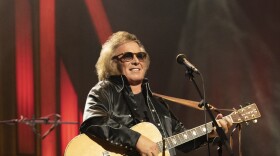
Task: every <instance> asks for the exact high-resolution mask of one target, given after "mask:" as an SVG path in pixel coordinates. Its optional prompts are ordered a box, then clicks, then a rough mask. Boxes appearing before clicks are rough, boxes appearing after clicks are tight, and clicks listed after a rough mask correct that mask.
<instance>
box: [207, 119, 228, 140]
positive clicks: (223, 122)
mask: <svg viewBox="0 0 280 156" xmlns="http://www.w3.org/2000/svg"><path fill="white" fill-rule="evenodd" d="M216 119H217V120H216V121H217V124H218V125H219V127H221V128H222V129H223V130H224V131H225V133H228V130H229V128H230V127H231V126H232V121H231V119H230V118H229V117H223V115H222V114H218V115H217V117H216ZM217 136H218V134H217V132H216V127H214V131H213V132H211V133H210V134H209V138H213V137H217Z"/></svg>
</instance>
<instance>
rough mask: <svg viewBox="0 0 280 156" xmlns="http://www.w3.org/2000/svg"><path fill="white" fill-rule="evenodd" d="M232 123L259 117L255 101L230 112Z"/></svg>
mask: <svg viewBox="0 0 280 156" xmlns="http://www.w3.org/2000/svg"><path fill="white" fill-rule="evenodd" d="M230 116H231V118H232V122H233V123H241V122H246V121H250V120H254V119H257V118H259V117H261V114H260V112H259V109H258V107H257V105H256V104H255V103H253V104H250V105H248V106H246V107H243V108H240V109H238V110H236V111H234V112H232V113H231V114H230Z"/></svg>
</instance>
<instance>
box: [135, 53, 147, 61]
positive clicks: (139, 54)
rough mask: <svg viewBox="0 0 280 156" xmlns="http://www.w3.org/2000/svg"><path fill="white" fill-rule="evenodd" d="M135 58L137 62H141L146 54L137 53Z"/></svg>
mask: <svg viewBox="0 0 280 156" xmlns="http://www.w3.org/2000/svg"><path fill="white" fill-rule="evenodd" d="M136 57H137V59H138V60H140V61H143V60H144V59H145V58H146V53H144V52H139V53H137V54H136Z"/></svg>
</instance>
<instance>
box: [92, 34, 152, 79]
mask: <svg viewBox="0 0 280 156" xmlns="http://www.w3.org/2000/svg"><path fill="white" fill-rule="evenodd" d="M131 41H134V42H136V43H137V44H138V45H139V47H140V49H141V51H142V52H146V51H145V48H144V46H143V45H142V43H141V42H140V41H139V40H138V38H137V37H136V36H135V35H134V34H130V33H128V32H125V31H118V32H116V33H114V34H112V35H111V36H110V37H109V39H108V40H107V41H106V42H105V43H104V44H103V45H102V49H101V52H100V56H99V58H98V60H97V63H96V65H95V68H96V71H97V76H98V80H99V81H101V80H105V79H106V78H108V77H109V76H111V75H121V74H122V71H121V70H120V68H119V62H118V61H116V60H112V57H113V56H114V54H115V53H116V49H117V48H118V47H119V46H120V45H122V44H124V43H127V42H131ZM145 63H146V65H147V70H148V68H149V65H150V57H149V55H147V58H146V59H145Z"/></svg>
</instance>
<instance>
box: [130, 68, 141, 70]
mask: <svg viewBox="0 0 280 156" xmlns="http://www.w3.org/2000/svg"><path fill="white" fill-rule="evenodd" d="M130 70H131V71H139V70H140V69H139V68H132V69H130Z"/></svg>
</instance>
